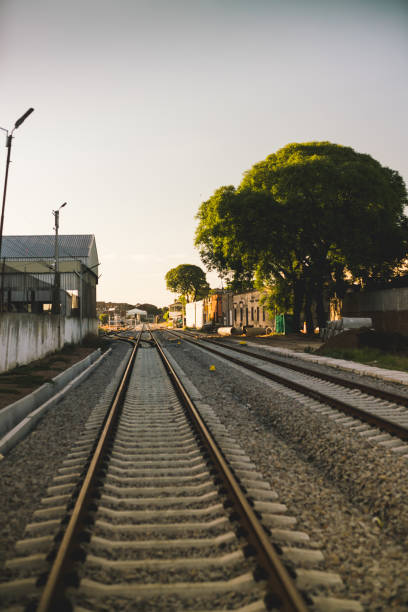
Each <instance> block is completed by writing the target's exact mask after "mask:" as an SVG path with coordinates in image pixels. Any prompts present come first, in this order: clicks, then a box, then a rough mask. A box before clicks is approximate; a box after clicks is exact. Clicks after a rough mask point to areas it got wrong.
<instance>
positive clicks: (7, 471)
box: [0, 342, 130, 569]
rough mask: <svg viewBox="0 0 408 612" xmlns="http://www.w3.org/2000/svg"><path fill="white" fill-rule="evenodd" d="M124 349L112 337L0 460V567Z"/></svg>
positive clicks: (126, 352) (80, 428) (118, 365)
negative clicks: (108, 348) (78, 380)
mask: <svg viewBox="0 0 408 612" xmlns="http://www.w3.org/2000/svg"><path fill="white" fill-rule="evenodd" d="M129 350H130V349H129V345H128V344H125V343H123V342H113V343H112V352H111V354H110V355H108V356H107V357H106V359H105V360H104V361H103V362H102V364H101V365H100V366H99V367H98V368H97V369H96V370H95V371H94V372H93V373H92V374H91V375H90V376H89V378H87V379H86V380H85V381H84V382H83V383H82V384H81V385H79V386H78V387H76V388H75V389H73V390H72V391H70V392H69V393H67V395H66V396H65V397H64V398H63V399H62V400H61V401H60V402H59V403H58V404H57V405H56V406H55V407H54V408H53V409H52V410H51V411H50V412H48V413H47V414H46V416H45V417H44V419H43V420H42V421H40V422H39V424H38V425H37V427H36V428H35V429H34V430H33V431H32V432H31V433H30V434H29V435H28V436H27V438H25V439H24V440H22V441H21V442H20V443H19V444H18V445H17V446H16V447H15V448H13V449H12V450H11V451H10V452H9V453H7V455H6V456H5V457H4V458H3V460H2V461H1V463H0V499H1V500H2V503H1V504H0V525H1V527H0V542H1V545H0V569H1V568H2V567H3V566H4V562H5V560H6V559H9V558H11V557H13V552H14V544H15V542H16V541H17V540H18V539H20V538H21V537H22V536H23V533H24V528H25V525H26V524H27V523H28V522H29V519H30V517H31V515H32V513H33V511H34V510H35V509H36V508H37V507H38V505H39V502H40V500H41V499H42V497H44V495H45V493H46V489H47V487H48V486H49V484H50V482H51V480H52V478H53V476H54V475H55V473H56V470H57V468H58V467H59V465H60V464H61V462H62V460H63V458H64V456H65V455H66V453H67V452H68V451H69V449H70V448H71V446H72V444H73V443H74V442H75V440H76V439H77V438H78V436H79V434H80V432H81V431H82V428H83V426H84V424H85V423H86V421H87V419H88V416H89V414H90V412H91V410H92V408H93V407H94V405H95V404H96V402H97V401H98V399H99V397H100V396H101V395H102V393H103V391H104V390H105V388H106V385H107V384H108V383H109V382H110V380H111V379H112V377H113V375H114V373H115V372H116V371H117V369H118V368H119V367H120V366H121V364H122V363H123V360H124V358H125V356H126V355H127V354H128V352H129Z"/></svg>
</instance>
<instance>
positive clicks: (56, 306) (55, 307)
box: [52, 202, 67, 314]
mask: <svg viewBox="0 0 408 612" xmlns="http://www.w3.org/2000/svg"><path fill="white" fill-rule="evenodd" d="M66 205H67V203H66V202H64V203H63V204H61V206H60V207H59V208H57V210H53V211H52V214H53V215H54V217H55V227H54V229H55V249H54V256H55V276H54V295H53V300H52V313H53V314H60V311H61V306H60V275H59V248H58V228H59V211H60V210H61V208H64V206H66Z"/></svg>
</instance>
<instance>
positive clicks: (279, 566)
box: [0, 332, 361, 612]
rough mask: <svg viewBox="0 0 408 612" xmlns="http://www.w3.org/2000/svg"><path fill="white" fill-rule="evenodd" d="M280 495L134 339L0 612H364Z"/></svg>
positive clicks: (142, 340) (56, 486)
mask: <svg viewBox="0 0 408 612" xmlns="http://www.w3.org/2000/svg"><path fill="white" fill-rule="evenodd" d="M204 419H205V421H206V423H207V424H206V423H204ZM97 433H98V435H96V434H97ZM276 497H277V496H276V493H275V492H274V491H272V490H271V488H270V486H269V484H268V483H267V482H265V481H264V480H263V478H262V477H261V476H260V475H259V474H258V473H257V471H256V469H255V467H254V466H253V465H252V464H251V462H250V461H249V459H248V458H247V456H246V455H245V453H244V452H243V451H242V450H241V449H240V447H239V446H238V445H237V444H236V443H235V442H234V440H232V439H231V438H230V437H229V436H228V433H227V431H226V430H225V428H224V427H223V426H222V424H221V423H220V422H219V421H218V419H217V418H216V416H215V414H214V413H213V412H212V410H211V408H210V407H209V406H204V405H201V406H200V413H199V412H198V411H197V409H196V407H195V406H194V403H193V402H192V401H191V400H190V398H189V397H188V395H187V393H186V391H185V390H184V389H183V388H182V386H181V384H180V382H177V377H176V376H175V373H174V371H173V368H172V366H171V364H170V363H169V362H168V361H167V360H166V357H165V354H164V352H163V351H162V350H161V348H160V346H159V344H155V345H153V343H152V337H147V335H146V333H142V332H141V333H140V335H139V338H138V340H137V341H136V342H135V346H134V350H133V351H132V354H131V357H130V360H129V363H128V365H127V367H126V372H125V375H124V376H123V378H122V380H121V381H120V384H119V385H118V389H117V393H116V394H115V399H114V401H113V402H112V404H111V406H110V407H109V410H108V412H106V406H104V405H103V403H102V404H101V405H99V406H97V407H96V409H95V411H94V413H93V414H92V415H91V417H90V419H89V421H88V424H87V427H86V429H85V431H84V433H83V435H82V436H81V438H80V440H79V441H78V443H77V444H76V445H75V447H74V448H73V449H72V451H71V453H70V455H69V456H68V457H67V458H66V460H65V462H64V465H63V466H62V468H61V469H60V471H59V474H58V476H56V477H55V479H54V482H53V484H52V485H51V486H50V487H49V490H48V496H47V497H46V498H44V499H43V500H42V508H41V509H40V510H37V511H36V512H35V513H34V516H33V521H32V523H31V524H29V525H28V526H27V528H26V537H25V538H24V539H23V540H21V541H20V542H19V543H18V544H17V547H16V551H17V556H16V558H15V559H13V560H11V561H10V562H9V563H8V569H9V571H11V572H12V573H13V576H12V579H11V580H9V581H7V582H4V583H2V584H0V603H1V607H2V609H4V610H7V609H8V608H10V609H16V607H23V608H29V609H37V610H39V611H42V612H44V611H46V610H60V609H72V608H74V609H78V610H82V611H83V610H116V609H120V610H124V609H129V610H130V609H132V610H166V611H167V610H201V611H203V610H227V609H231V610H241V611H242V612H244V611H245V612H257V611H258V610H267V609H276V610H277V609H279V610H299V611H300V610H307V609H315V610H326V609H328V606H332V607H333V606H334V607H333V609H336V610H360V609H361V608H360V606H359V605H358V604H357V603H354V602H348V601H340V600H336V598H335V592H336V588H338V587H339V586H341V579H340V577H339V576H338V575H337V574H330V573H328V572H325V571H322V570H321V562H322V559H323V557H322V554H321V552H320V551H319V550H317V549H316V548H315V547H313V545H309V538H308V536H307V534H305V533H304V532H301V531H297V530H295V529H294V525H295V523H296V519H295V517H291V516H288V515H287V513H286V507H285V506H284V505H283V504H280V503H279V502H278V500H277V499H276ZM271 542H274V543H275V544H274V545H273V544H272V543H271ZM287 568H290V569H289V571H288V569H287Z"/></svg>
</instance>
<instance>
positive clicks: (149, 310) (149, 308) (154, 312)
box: [136, 304, 162, 316]
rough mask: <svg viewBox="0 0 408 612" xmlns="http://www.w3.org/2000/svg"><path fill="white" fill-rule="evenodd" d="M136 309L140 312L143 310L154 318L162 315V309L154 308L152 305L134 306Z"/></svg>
mask: <svg viewBox="0 0 408 612" xmlns="http://www.w3.org/2000/svg"><path fill="white" fill-rule="evenodd" d="M136 308H139V309H140V310H145V311H146V312H147V314H148V315H154V316H156V315H161V314H162V309H161V308H157V306H154V304H136Z"/></svg>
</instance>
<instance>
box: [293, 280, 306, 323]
mask: <svg viewBox="0 0 408 612" xmlns="http://www.w3.org/2000/svg"><path fill="white" fill-rule="evenodd" d="M304 295H305V288H304V283H303V281H301V280H299V279H296V280H295V281H294V282H293V331H294V332H296V333H300V327H301V325H300V314H301V311H302V305H303V298H304Z"/></svg>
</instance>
